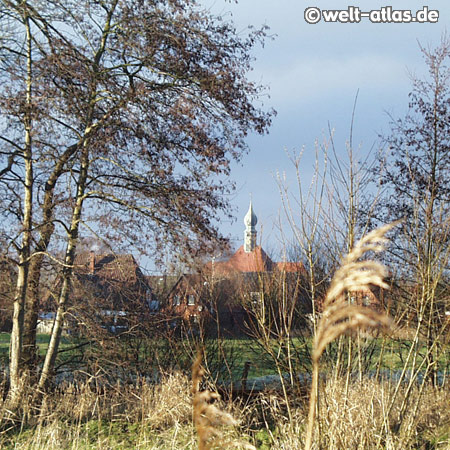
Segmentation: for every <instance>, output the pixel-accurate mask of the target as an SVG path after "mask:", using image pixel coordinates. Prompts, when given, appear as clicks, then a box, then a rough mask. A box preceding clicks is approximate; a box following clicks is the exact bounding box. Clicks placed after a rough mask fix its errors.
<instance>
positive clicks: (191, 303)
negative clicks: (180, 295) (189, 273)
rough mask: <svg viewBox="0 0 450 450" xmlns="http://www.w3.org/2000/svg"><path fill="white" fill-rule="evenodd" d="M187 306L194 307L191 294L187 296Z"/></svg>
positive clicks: (193, 299) (193, 298)
mask: <svg viewBox="0 0 450 450" xmlns="http://www.w3.org/2000/svg"><path fill="white" fill-rule="evenodd" d="M188 305H190V306H192V305H195V297H194V296H193V295H192V294H191V295H188Z"/></svg>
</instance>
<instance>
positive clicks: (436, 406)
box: [0, 371, 450, 450]
mask: <svg viewBox="0 0 450 450" xmlns="http://www.w3.org/2000/svg"><path fill="white" fill-rule="evenodd" d="M200 374H201V371H200V372H199V373H197V378H196V379H197V381H199V378H198V377H199V376H200ZM394 389H395V385H394V384H392V383H390V382H388V381H384V382H380V381H376V380H372V379H365V380H363V382H359V381H352V382H351V383H350V386H349V388H348V391H347V393H346V394H345V380H338V381H337V382H335V381H334V380H333V381H331V380H328V381H326V382H323V386H322V387H321V390H320V393H321V395H320V397H319V409H318V411H319V413H318V415H317V417H316V418H315V421H316V426H317V431H318V432H317V433H316V434H315V439H314V443H313V448H322V449H327V450H341V449H361V450H362V449H364V450H366V449H367V450H372V449H373V450H375V449H377V450H378V449H385V450H413V449H414V450H418V449H424V450H425V449H434V450H448V449H450V406H449V401H448V399H449V397H450V396H449V393H450V392H449V390H448V387H447V388H438V389H435V388H432V387H431V386H429V387H428V386H427V387H426V388H425V390H424V391H423V392H422V393H421V394H419V387H414V390H413V392H412V393H411V404H412V405H416V404H417V405H418V408H419V409H418V412H417V414H416V415H414V414H413V408H412V407H411V408H409V409H408V410H407V412H406V414H404V415H401V413H400V412H401V403H402V400H403V395H402V392H400V395H397V396H396V398H395V399H394V406H393V408H392V411H391V413H390V415H389V418H386V417H385V413H386V411H387V408H388V407H389V405H390V403H391V401H392V400H393V398H394V397H393V393H394ZM401 389H406V386H405V388H403V387H402V388H401ZM197 392H198V393H199V394H203V395H202V396H201V397H198V398H197V401H198V402H199V408H200V409H199V410H198V411H199V418H200V422H201V421H202V418H203V416H211V415H212V417H213V418H214V417H221V418H223V417H225V418H226V419H227V420H226V421H227V422H228V423H235V422H239V423H240V426H239V427H236V426H235V425H231V426H228V425H223V424H222V421H221V420H218V421H213V422H209V421H206V422H205V423H206V425H207V426H212V427H214V429H215V430H216V431H217V433H218V435H217V439H214V438H213V436H212V435H211V436H210V435H206V436H205V438H206V439H205V440H206V444H208V445H210V446H211V447H212V448H214V447H213V445H214V444H218V445H221V446H222V448H229V447H230V445H229V444H230V443H233V445H235V446H236V445H237V446H238V447H239V446H240V448H246V447H247V448H250V447H249V444H247V442H240V443H239V444H238V441H239V435H240V436H242V435H247V438H246V439H248V442H249V443H252V444H253V445H254V446H255V447H257V448H261V449H264V450H267V449H269V448H271V449H275V450H277V449H279V450H297V449H301V448H303V447H304V443H305V436H306V423H307V418H308V408H307V405H302V404H301V403H299V402H297V403H295V402H294V401H293V403H292V405H291V411H292V421H290V420H289V419H288V416H287V414H286V405H285V404H284V402H285V400H284V398H283V397H282V396H279V395H277V394H275V393H265V394H262V395H261V396H259V397H258V398H257V399H255V400H254V401H253V403H252V404H251V405H247V406H245V405H244V404H239V405H236V404H235V405H234V406H233V408H234V409H233V410H232V411H231V413H232V417H234V418H237V419H238V420H236V421H235V420H234V419H232V418H231V414H230V415H228V413H226V412H223V411H225V410H226V411H230V407H232V405H229V404H227V405H225V404H224V403H223V402H221V401H220V400H218V399H216V400H215V402H214V405H210V404H209V403H208V401H209V399H208V395H209V394H204V393H202V392H199V391H197ZM210 394H212V393H210ZM213 397H216V395H213ZM293 400H294V399H293ZM205 403H206V404H205ZM209 406H214V408H215V409H210V410H209V411H205V409H204V408H209ZM217 411H219V412H217ZM211 413H212V414H211ZM216 414H217V416H216ZM386 420H387V422H388V423H387V425H388V426H386V424H385V421H386ZM400 424H407V425H410V427H409V428H411V430H412V432H411V433H408V434H405V433H403V432H402V430H401V429H400V428H401V427H400ZM261 436H262V437H261ZM210 437H211V439H210ZM263 438H264V439H263ZM380 438H381V440H380ZM379 440H380V443H378V441H379ZM197 446H198V442H197V434H196V430H195V428H194V426H193V424H192V395H191V381H190V379H189V378H188V377H186V376H184V375H181V374H179V373H175V374H172V375H168V376H166V377H164V379H163V380H161V383H160V384H158V385H151V384H148V383H146V382H145V381H143V380H142V381H140V382H139V383H137V384H136V385H117V386H114V387H112V388H110V389H107V390H104V389H100V388H99V387H98V386H96V385H95V384H83V385H80V386H78V387H76V386H74V385H69V386H67V388H66V389H65V390H64V391H63V390H61V391H59V392H54V393H53V394H51V395H49V396H48V397H46V399H45V403H44V405H43V408H42V410H41V412H40V415H39V416H38V417H36V418H35V422H33V423H29V425H28V426H24V427H22V428H21V429H16V430H14V431H13V432H12V431H10V432H9V433H3V434H0V448H1V449H2V450H3V449H18V450H46V449H49V450H50V449H51V450H57V449H58V450H60V449H73V450H87V449H98V450H100V449H101V450H104V449H121V450H123V449H130V450H131V449H155V450H163V449H164V450H170V449H173V450H175V449H177V450H178V449H195V448H197Z"/></svg>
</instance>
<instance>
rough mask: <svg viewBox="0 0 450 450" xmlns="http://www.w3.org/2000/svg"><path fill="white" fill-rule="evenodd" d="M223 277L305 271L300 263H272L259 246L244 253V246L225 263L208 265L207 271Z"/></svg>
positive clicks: (219, 262)
mask: <svg viewBox="0 0 450 450" xmlns="http://www.w3.org/2000/svg"><path fill="white" fill-rule="evenodd" d="M213 264H214V271H215V272H216V273H220V274H223V275H228V274H232V273H234V272H238V273H245V272H272V271H274V270H280V271H284V272H301V271H304V270H305V267H304V265H303V263H301V262H276V263H275V262H273V261H272V260H271V259H270V257H269V256H268V255H267V253H266V252H265V251H264V250H263V249H262V247H261V246H257V247H256V248H255V250H253V251H252V252H248V253H247V252H246V251H245V250H244V246H241V247H239V248H238V250H237V251H236V252H235V253H234V255H232V256H231V257H230V258H229V259H228V260H227V261H218V262H214V263H212V262H210V263H208V265H207V267H208V269H210V270H212V267H213Z"/></svg>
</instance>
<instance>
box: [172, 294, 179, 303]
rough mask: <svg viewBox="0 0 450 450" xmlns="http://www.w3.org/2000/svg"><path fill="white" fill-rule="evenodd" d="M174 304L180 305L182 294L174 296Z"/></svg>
mask: <svg viewBox="0 0 450 450" xmlns="http://www.w3.org/2000/svg"><path fill="white" fill-rule="evenodd" d="M173 304H174V305H175V306H178V305H180V296H179V295H174V297H173Z"/></svg>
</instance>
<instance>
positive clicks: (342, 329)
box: [305, 222, 398, 450]
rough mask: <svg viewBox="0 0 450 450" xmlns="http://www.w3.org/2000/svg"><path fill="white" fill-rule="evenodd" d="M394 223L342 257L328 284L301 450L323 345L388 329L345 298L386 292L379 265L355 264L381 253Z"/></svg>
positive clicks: (382, 319) (383, 318) (378, 316)
mask: <svg viewBox="0 0 450 450" xmlns="http://www.w3.org/2000/svg"><path fill="white" fill-rule="evenodd" d="M397 223H398V222H394V223H391V224H388V225H385V226H383V227H381V228H378V229H376V230H374V231H372V232H371V233H369V234H368V235H367V236H365V237H363V238H362V239H361V240H360V241H359V242H358V243H357V244H356V245H355V247H354V248H353V249H352V250H351V251H350V253H349V254H348V255H347V256H345V257H344V259H343V260H342V264H341V267H340V268H339V269H338V270H337V272H336V273H335V275H334V277H333V279H332V281H331V284H330V287H329V289H328V291H327V294H326V297H325V300H324V304H323V313H322V316H321V318H320V320H319V322H318V324H317V333H316V335H315V337H314V343H313V353H312V362H313V374H312V386H311V395H310V399H309V414H308V427H307V433H306V442H305V450H310V448H311V444H312V435H313V430H314V420H315V412H316V401H317V394H318V382H319V361H320V357H321V356H322V353H323V352H324V350H325V348H326V347H327V345H328V344H330V343H331V342H332V341H334V340H335V339H337V338H338V337H339V336H342V335H344V334H349V333H352V332H354V331H355V330H358V329H375V328H380V329H382V328H384V329H386V328H388V327H389V325H390V320H389V317H388V316H387V315H386V314H384V313H380V312H377V311H374V310H373V309H371V308H370V307H365V306H359V305H353V304H350V303H349V302H348V296H349V295H350V294H351V293H357V292H364V291H368V290H369V289H370V287H371V286H378V287H379V288H382V289H388V288H389V286H388V285H387V284H386V282H385V281H384V279H385V277H386V276H387V269H386V267H385V266H384V265H383V264H381V263H379V262H377V261H370V260H366V261H359V260H360V258H362V257H363V256H364V255H365V254H366V253H367V252H369V251H371V252H376V253H377V252H381V251H383V250H384V248H385V245H386V243H387V241H388V239H387V238H386V237H385V235H386V233H387V232H388V231H389V230H390V229H391V228H393V227H394V226H395V225H397Z"/></svg>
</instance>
